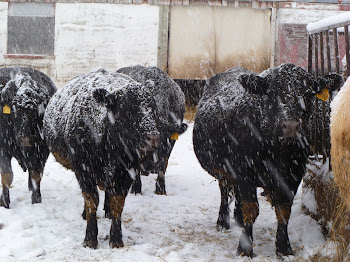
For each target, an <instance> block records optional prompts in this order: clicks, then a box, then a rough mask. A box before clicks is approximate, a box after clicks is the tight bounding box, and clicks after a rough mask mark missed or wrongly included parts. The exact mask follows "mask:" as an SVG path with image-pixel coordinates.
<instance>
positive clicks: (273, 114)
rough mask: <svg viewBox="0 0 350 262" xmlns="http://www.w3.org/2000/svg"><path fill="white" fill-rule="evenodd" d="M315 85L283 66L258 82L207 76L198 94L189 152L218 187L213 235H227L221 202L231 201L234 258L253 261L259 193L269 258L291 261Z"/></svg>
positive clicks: (234, 73)
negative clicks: (269, 208) (260, 192)
mask: <svg viewBox="0 0 350 262" xmlns="http://www.w3.org/2000/svg"><path fill="white" fill-rule="evenodd" d="M326 80H327V78H326V77H325V78H322V81H326ZM322 81H317V80H316V79H315V78H314V77H313V76H312V75H311V74H309V73H307V72H306V71H305V70H304V69H303V68H301V67H299V66H295V65H293V64H284V65H281V66H279V67H276V68H272V69H269V70H266V71H264V72H263V73H261V74H260V75H257V74H255V73H253V72H250V71H248V70H245V69H242V68H235V69H231V70H228V71H226V72H224V73H219V74H217V75H214V76H213V77H212V78H210V80H209V82H208V84H207V85H206V87H205V90H204V94H203V97H202V99H201V101H200V103H199V105H198V110H197V114H196V118H195V124H194V130H193V144H194V150H195V153H196V155H197V158H198V160H199V162H200V163H201V165H202V167H203V168H204V169H205V170H206V171H208V172H209V174H211V175H212V176H214V177H215V178H217V179H218V182H219V186H220V191H221V206H220V211H219V218H218V221H217V225H218V227H222V228H225V229H227V228H229V227H230V216H229V206H228V205H229V203H228V195H229V193H230V191H231V190H233V191H234V193H235V212H234V213H235V214H234V215H235V219H236V221H237V223H238V224H240V225H241V226H242V235H241V237H240V239H239V245H238V249H237V253H238V254H240V255H246V256H250V257H251V256H253V248H252V243H253V235H252V227H253V223H254V221H255V219H256V217H257V216H258V214H259V206H258V200H257V192H256V188H257V187H263V188H264V190H265V193H266V194H267V195H268V196H269V198H270V200H271V203H272V205H273V206H274V207H275V213H276V216H277V220H278V227H277V234H276V253H277V254H278V255H290V254H292V249H291V247H290V243H289V238H288V232H287V225H288V220H289V217H290V212H291V206H292V203H293V199H294V195H295V194H296V191H297V188H298V186H299V184H300V182H301V180H302V177H303V175H304V174H305V166H306V161H307V157H308V150H309V144H308V142H307V139H306V137H305V135H304V132H305V131H306V132H307V130H303V127H304V126H306V125H305V123H306V122H307V120H308V118H309V117H310V114H311V112H310V107H311V106H312V101H313V100H314V96H315V94H316V93H319V92H320V91H321V90H320V86H321V84H320V83H324V82H322ZM334 83H335V82H334V81H329V82H328V84H334ZM330 87H331V88H335V86H334V85H333V86H330Z"/></svg>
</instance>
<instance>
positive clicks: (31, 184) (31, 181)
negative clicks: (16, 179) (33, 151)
mask: <svg viewBox="0 0 350 262" xmlns="http://www.w3.org/2000/svg"><path fill="white" fill-rule="evenodd" d="M42 177H43V172H42V171H36V170H29V177H28V188H29V190H30V191H32V204H36V203H41V192H40V183H41V178H42Z"/></svg>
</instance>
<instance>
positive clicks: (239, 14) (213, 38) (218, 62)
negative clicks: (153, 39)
mask: <svg viewBox="0 0 350 262" xmlns="http://www.w3.org/2000/svg"><path fill="white" fill-rule="evenodd" d="M270 17H271V10H270V9H266V10H259V9H252V8H235V7H208V6H179V7H177V6H176V7H175V6H173V7H171V15H170V29H169V31H170V33H169V60H168V61H169V68H168V70H169V75H170V76H172V77H173V78H190V79H207V78H209V77H211V76H212V75H213V74H215V73H219V72H224V71H226V70H227V69H229V68H232V67H235V66H242V67H246V68H248V69H251V70H253V71H256V72H261V71H263V70H264V69H267V68H268V66H269V59H270V41H271V38H270Z"/></svg>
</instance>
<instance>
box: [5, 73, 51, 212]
mask: <svg viewBox="0 0 350 262" xmlns="http://www.w3.org/2000/svg"><path fill="white" fill-rule="evenodd" d="M55 92H56V86H55V84H54V83H53V82H52V81H51V79H50V78H49V77H48V76H46V75H45V74H44V73H42V72H39V71H37V70H35V69H32V68H24V67H8V68H1V69H0V103H1V110H2V112H1V113H0V169H1V182H2V195H1V199H0V206H3V207H5V208H9V205H10V192H9V188H10V186H11V183H12V180H13V172H12V167H11V158H12V157H14V158H16V159H17V160H18V162H19V164H20V165H21V167H22V168H23V170H24V171H26V170H28V172H29V179H28V187H29V190H31V191H32V203H33V204H34V203H40V202H41V193H40V182H41V177H42V173H43V170H44V166H45V163H46V160H47V157H48V155H49V149H48V147H47V146H46V144H45V142H44V139H43V130H42V127H43V117H44V112H45V108H46V105H47V104H48V102H49V100H50V98H51V96H52V95H53V94H54V93H55Z"/></svg>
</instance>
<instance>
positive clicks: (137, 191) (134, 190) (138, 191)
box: [130, 183, 142, 195]
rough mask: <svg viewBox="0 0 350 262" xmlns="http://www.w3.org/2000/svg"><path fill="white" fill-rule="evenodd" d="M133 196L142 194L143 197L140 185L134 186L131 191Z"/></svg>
mask: <svg viewBox="0 0 350 262" xmlns="http://www.w3.org/2000/svg"><path fill="white" fill-rule="evenodd" d="M130 193H131V194H135V195H137V194H140V195H142V190H141V186H140V185H136V184H135V183H133V184H132V186H131V189H130Z"/></svg>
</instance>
